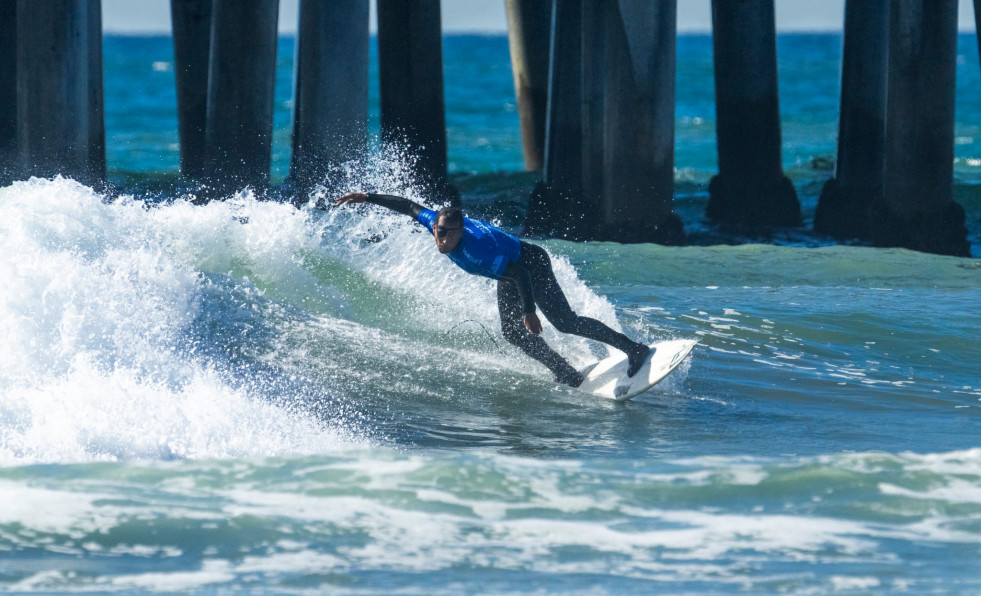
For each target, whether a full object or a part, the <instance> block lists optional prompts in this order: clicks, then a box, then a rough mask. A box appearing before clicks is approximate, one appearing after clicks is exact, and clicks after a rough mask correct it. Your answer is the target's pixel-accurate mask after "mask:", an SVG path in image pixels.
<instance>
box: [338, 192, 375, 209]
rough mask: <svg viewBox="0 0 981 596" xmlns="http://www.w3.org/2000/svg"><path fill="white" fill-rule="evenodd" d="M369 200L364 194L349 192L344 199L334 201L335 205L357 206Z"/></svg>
mask: <svg viewBox="0 0 981 596" xmlns="http://www.w3.org/2000/svg"><path fill="white" fill-rule="evenodd" d="M367 200H368V195H366V194H365V193H363V192H349V193H347V194H346V195H344V196H343V197H339V198H337V199H334V204H335V205H338V206H340V205H357V204H358V203H364V202H365V201H367Z"/></svg>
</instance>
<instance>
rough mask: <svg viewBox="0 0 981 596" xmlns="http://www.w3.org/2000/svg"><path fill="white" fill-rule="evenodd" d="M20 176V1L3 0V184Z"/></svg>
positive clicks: (0, 92)
mask: <svg viewBox="0 0 981 596" xmlns="http://www.w3.org/2000/svg"><path fill="white" fill-rule="evenodd" d="M16 176H17V3H16V2H0V185H7V184H9V183H10V182H11V181H12V180H14V178H16Z"/></svg>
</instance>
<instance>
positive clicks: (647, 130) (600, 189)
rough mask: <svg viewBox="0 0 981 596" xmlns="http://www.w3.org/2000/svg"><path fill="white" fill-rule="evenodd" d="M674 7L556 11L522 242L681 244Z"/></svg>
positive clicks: (662, 0)
mask: <svg viewBox="0 0 981 596" xmlns="http://www.w3.org/2000/svg"><path fill="white" fill-rule="evenodd" d="M675 27H676V3H675V0H659V1H657V2H649V1H646V0H645V1H640V0H636V1H635V0H620V1H618V2H607V1H605V0H580V1H577V2H572V1H563V2H556V3H555V6H554V9H553V19H552V51H551V63H550V72H549V77H550V79H549V84H550V88H549V96H548V123H547V131H546V139H547V141H546V158H545V179H544V181H543V183H542V184H539V185H538V187H536V189H535V191H534V192H533V193H532V197H531V199H530V202H529V210H528V217H527V219H526V224H525V228H526V233H528V234H555V235H559V236H562V237H566V238H570V239H576V240H616V241H619V242H658V243H662V244H680V243H682V242H683V241H684V230H683V227H682V225H681V220H680V218H678V217H677V216H676V215H675V214H674V213H673V212H672V199H673V188H674V78H675Z"/></svg>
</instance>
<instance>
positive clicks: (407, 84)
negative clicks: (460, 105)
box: [378, 0, 451, 199]
mask: <svg viewBox="0 0 981 596" xmlns="http://www.w3.org/2000/svg"><path fill="white" fill-rule="evenodd" d="M378 62H379V75H380V78H381V81H380V91H381V137H382V142H384V143H388V144H392V145H395V146H404V147H406V148H407V149H408V151H409V152H410V153H411V154H412V155H413V156H415V158H416V163H415V171H414V176H415V178H416V180H417V181H418V182H419V183H421V184H422V185H423V186H426V187H429V188H430V189H432V193H433V194H434V195H435V196H437V197H438V198H440V199H445V198H449V197H448V196H447V195H450V194H451V193H450V192H449V190H448V189H447V185H446V115H445V105H444V99H443V38H442V19H441V16H440V2H439V0H378Z"/></svg>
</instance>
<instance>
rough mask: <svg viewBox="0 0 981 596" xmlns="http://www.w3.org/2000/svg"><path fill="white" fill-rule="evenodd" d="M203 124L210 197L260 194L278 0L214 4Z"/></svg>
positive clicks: (267, 160) (268, 143) (266, 164)
mask: <svg viewBox="0 0 981 596" xmlns="http://www.w3.org/2000/svg"><path fill="white" fill-rule="evenodd" d="M212 11H213V12H212V26H211V52H210V62H209V75H208V77H209V78H208V81H209V82H208V100H207V115H206V122H205V155H206V158H205V161H206V163H207V168H208V178H209V183H210V185H211V186H212V192H215V193H217V194H226V193H228V192H233V191H235V190H238V189H241V188H244V187H252V188H253V189H255V190H257V191H258V192H260V193H261V192H264V191H265V190H266V189H267V187H268V185H269V173H270V172H269V171H270V166H271V160H272V129H273V102H274V100H275V96H274V92H275V82H276V43H277V34H278V32H277V20H278V13H279V0H214V5H213V8H212Z"/></svg>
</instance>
